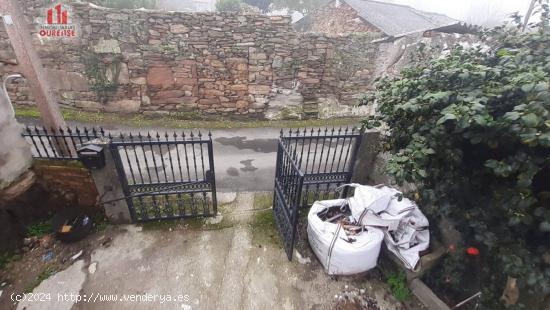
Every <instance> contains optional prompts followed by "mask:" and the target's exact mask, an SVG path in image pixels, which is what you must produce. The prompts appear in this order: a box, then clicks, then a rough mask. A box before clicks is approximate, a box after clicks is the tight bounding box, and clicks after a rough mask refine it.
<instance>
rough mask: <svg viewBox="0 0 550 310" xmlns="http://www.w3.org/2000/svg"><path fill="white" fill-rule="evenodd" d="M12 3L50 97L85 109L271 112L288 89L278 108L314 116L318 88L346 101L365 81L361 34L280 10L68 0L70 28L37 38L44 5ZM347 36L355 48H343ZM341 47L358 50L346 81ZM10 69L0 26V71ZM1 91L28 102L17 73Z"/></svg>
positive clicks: (367, 48) (368, 61) (30, 0)
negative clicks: (298, 19) (326, 31)
mask: <svg viewBox="0 0 550 310" xmlns="http://www.w3.org/2000/svg"><path fill="white" fill-rule="evenodd" d="M21 3H22V4H24V5H25V7H27V8H28V9H27V10H26V12H25V13H26V15H27V18H28V21H29V22H30V23H31V24H32V25H33V27H32V29H33V40H34V45H35V47H36V48H37V50H38V52H39V55H40V57H41V59H42V62H43V64H44V66H45V68H46V70H47V72H48V76H49V77H50V80H49V82H50V84H51V85H52V87H53V88H54V92H55V93H56V95H57V98H59V101H60V103H61V104H62V105H64V106H68V107H73V108H77V109H83V110H89V111H107V112H140V113H147V114H149V113H187V112H193V113H195V112H200V113H202V114H214V115H220V114H221V115H245V116H251V117H264V116H265V115H266V114H267V115H272V116H274V117H281V116H285V115H281V113H279V114H278V113H276V112H275V113H271V114H270V113H268V110H269V109H270V102H271V101H273V100H275V104H274V106H275V109H280V106H277V104H278V103H280V100H285V98H284V95H283V97H281V96H280V95H282V94H283V93H288V92H292V93H293V94H295V95H298V96H297V97H296V96H295V101H298V109H297V111H295V112H296V113H294V114H293V113H287V114H288V115H286V116H290V117H296V118H302V117H307V116H310V117H317V116H318V111H317V104H318V102H319V100H321V99H323V98H326V97H327V96H330V97H334V98H337V100H338V103H340V102H341V103H342V104H346V105H350V104H354V103H355V102H356V100H355V99H351V98H352V97H353V95H360V92H362V90H363V88H364V86H365V85H367V81H368V80H369V78H370V77H369V76H368V72H369V70H370V68H371V67H372V58H373V55H374V54H375V46H374V45H373V44H371V43H370V40H353V39H352V37H335V38H329V37H326V36H323V35H314V34H299V33H297V32H296V31H295V30H294V29H293V28H292V27H291V21H290V18H289V17H288V16H265V15H255V14H251V15H239V14H233V13H184V12H164V11H146V10H114V9H106V8H100V7H96V6H93V5H90V4H88V3H78V2H75V3H71V4H70V6H68V5H65V6H64V9H68V10H69V16H70V22H71V23H74V24H76V29H77V31H76V32H77V36H76V37H74V38H55V39H50V38H40V37H39V36H38V34H37V31H38V27H39V25H40V24H41V23H43V22H44V18H45V14H46V10H47V8H48V4H46V5H44V3H45V2H44V1H38V0H24V1H21ZM350 44H351V45H354V46H356V48H354V51H358V52H359V53H360V54H361V55H351V51H348V50H347V47H349V45H350ZM342 47H346V48H342ZM342 53H344V54H349V55H348V58H349V59H358V58H359V57H361V58H363V57H365V58H364V59H365V61H362V62H361V64H360V68H354V69H353V70H355V71H357V72H360V74H361V75H362V76H361V77H360V78H359V79H357V78H354V79H353V80H354V82H353V83H351V82H349V81H350V79H349V78H348V77H346V79H342V77H341V76H340V73H339V69H340V68H339V67H338V66H339V63H338V61H339V59H340V60H341V58H342V56H341V54H342ZM338 57H340V58H338ZM14 71H17V61H16V59H15V55H14V54H13V51H12V50H11V47H10V45H9V41H8V40H7V35H6V34H5V32H4V30H3V25H2V27H0V74H3V73H6V72H14ZM363 75H364V76H363ZM9 91H10V95H11V97H12V100H13V101H14V102H15V103H17V104H32V102H33V98H32V96H31V95H30V94H29V91H28V88H27V87H26V84H25V81H24V80H23V81H19V82H17V83H14V84H11V85H9ZM296 98H298V99H296ZM277 100H279V102H277ZM304 103H305V106H304ZM283 106H284V105H283ZM308 109H309V110H308ZM283 110H284V109H283ZM283 112H284V111H283ZM283 114H284V113H283Z"/></svg>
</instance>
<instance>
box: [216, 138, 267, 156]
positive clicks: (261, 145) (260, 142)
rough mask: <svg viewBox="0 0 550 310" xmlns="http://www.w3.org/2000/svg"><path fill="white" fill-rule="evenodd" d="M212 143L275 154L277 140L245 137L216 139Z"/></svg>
mask: <svg viewBox="0 0 550 310" xmlns="http://www.w3.org/2000/svg"><path fill="white" fill-rule="evenodd" d="M214 141H216V142H218V143H220V144H222V145H231V146H234V147H236V148H238V149H239V150H245V149H249V150H253V151H255V152H259V153H275V152H277V139H251V140H248V139H247V138H246V137H232V138H226V137H221V138H217V139H215V140H214Z"/></svg>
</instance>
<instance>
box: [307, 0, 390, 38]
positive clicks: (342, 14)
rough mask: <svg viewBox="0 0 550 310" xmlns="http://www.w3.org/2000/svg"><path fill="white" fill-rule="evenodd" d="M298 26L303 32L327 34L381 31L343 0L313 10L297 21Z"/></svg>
mask: <svg viewBox="0 0 550 310" xmlns="http://www.w3.org/2000/svg"><path fill="white" fill-rule="evenodd" d="M297 28H298V29H299V30H300V31H302V32H318V33H327V34H350V33H364V32H374V33H381V31H380V30H379V29H378V28H376V27H375V26H373V25H371V24H369V23H368V22H366V21H365V20H364V19H362V18H361V17H360V16H359V15H358V14H357V11H355V10H354V9H353V8H352V7H350V6H349V5H348V4H346V3H344V2H343V1H332V2H330V3H329V4H327V5H325V6H323V7H321V8H319V9H317V10H315V11H313V12H312V13H310V14H309V15H308V16H307V17H306V18H304V20H303V21H298V22H297Z"/></svg>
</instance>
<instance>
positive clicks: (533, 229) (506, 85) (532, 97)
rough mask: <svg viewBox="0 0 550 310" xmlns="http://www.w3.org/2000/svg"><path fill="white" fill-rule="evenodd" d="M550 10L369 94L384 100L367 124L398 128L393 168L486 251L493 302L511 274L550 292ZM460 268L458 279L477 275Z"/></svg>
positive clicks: (486, 296) (483, 276)
mask: <svg viewBox="0 0 550 310" xmlns="http://www.w3.org/2000/svg"><path fill="white" fill-rule="evenodd" d="M542 7H543V12H542V21H543V22H542V23H541V24H539V25H537V28H535V29H531V31H529V32H526V33H524V32H521V31H520V27H517V28H506V27H498V28H495V29H493V30H491V31H489V32H488V33H486V34H485V35H484V37H483V39H484V42H485V43H486V44H487V46H486V47H485V48H484V49H482V48H474V49H468V50H466V49H464V48H461V47H459V46H457V47H455V48H454V49H453V50H452V51H451V53H450V55H448V56H446V57H443V58H438V59H433V60H431V61H430V62H428V63H427V64H425V65H420V66H417V67H411V68H408V69H406V70H404V71H403V72H402V75H401V77H399V78H395V79H388V78H385V79H382V80H380V81H379V83H378V84H377V88H376V92H375V93H374V96H373V97H371V98H369V99H367V101H370V100H375V101H376V102H377V103H378V105H379V106H378V108H377V112H378V115H377V116H374V117H371V118H369V119H368V120H366V121H365V124H366V126H368V127H380V126H385V127H384V128H388V130H387V135H386V136H385V141H384V147H385V150H387V151H390V152H391V153H392V157H391V159H390V160H389V162H388V164H387V167H386V168H387V171H388V172H389V173H390V174H391V175H392V176H393V177H394V178H395V180H396V182H397V183H398V184H403V183H404V182H410V183H413V184H415V185H416V187H417V192H416V193H413V194H414V196H415V197H417V198H418V200H420V203H421V205H422V206H423V208H424V211H425V212H426V213H427V214H428V215H429V216H430V218H431V220H432V221H437V220H438V218H440V217H441V216H445V217H447V218H448V219H450V220H451V222H452V223H453V224H454V225H455V227H456V228H457V229H458V230H459V231H460V232H461V233H462V235H463V241H464V244H463V245H461V246H462V247H465V246H466V247H467V246H475V247H476V249H479V252H480V253H479V256H478V257H477V258H476V261H477V262H479V266H480V269H481V270H480V272H479V273H478V274H477V275H476V276H478V277H479V278H480V279H479V286H480V287H478V289H480V290H483V295H482V296H483V301H482V302H483V305H484V307H486V308H490V309H496V308H501V307H502V305H501V304H500V302H499V297H500V296H501V294H502V291H503V289H504V285H505V283H506V278H507V277H508V276H510V277H514V278H517V279H518V284H519V286H520V288H521V289H522V292H529V293H531V294H532V293H539V294H540V293H543V294H547V293H549V292H550V284H549V283H550V265H549V262H548V261H545V259H546V260H549V257H550V252H549V251H550V243H549V242H548V240H550V207H549V205H550V180H549V179H550V87H549V85H550V84H549V83H550V48H549V46H550V30H549V28H548V24H547V23H548V7H547V5H543V6H542ZM386 126H387V127H386ZM432 227H435V225H433V226H432ZM460 265H463V262H460V261H457V262H456V264H454V271H455V273H456V274H455V278H454V282H455V283H462V282H461V278H460V277H461V276H464V275H465V274H466V273H468V272H469V271H468V269H464V268H462V270H461V267H460ZM446 269H453V268H446ZM443 276H445V275H442V277H443ZM440 283H441V285H442V286H443V285H447V284H448V283H446V281H441V282H440ZM467 287H468V285H463V284H462V285H460V284H459V285H457V286H456V287H454V289H456V290H462V289H465V288H467ZM517 306H518V307H519V306H520V305H517Z"/></svg>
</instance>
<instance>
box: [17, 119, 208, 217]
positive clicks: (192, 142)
mask: <svg viewBox="0 0 550 310" xmlns="http://www.w3.org/2000/svg"><path fill="white" fill-rule="evenodd" d="M22 135H23V137H25V139H26V140H27V141H28V142H29V144H30V145H31V152H32V155H33V157H34V158H40V159H56V160H78V159H79V157H78V154H77V152H76V150H77V149H78V148H79V147H80V146H82V145H85V144H87V143H89V142H92V141H93V140H95V139H102V140H107V141H106V142H108V143H109V148H110V151H111V155H112V157H113V160H114V163H115V167H116V170H117V173H118V175H119V178H120V181H121V183H122V187H123V191H124V195H125V196H126V202H127V204H128V207H129V209H130V214H131V216H132V219H133V220H134V221H138V222H139V221H150V220H159V219H173V218H184V217H200V216H213V215H216V214H217V201H216V182H215V173H214V154H213V148H212V136H211V134H210V133H208V135H207V136H204V135H203V134H202V133H200V132H199V133H198V134H194V133H190V134H187V135H186V134H185V133H181V134H177V133H171V134H169V133H164V134H163V135H160V134H159V133H155V134H153V135H152V134H151V133H145V134H144V135H142V134H140V133H138V134H137V135H134V134H132V133H129V134H119V135H115V136H113V135H111V134H110V133H106V132H105V131H104V130H103V129H102V128H97V129H96V128H91V129H88V128H78V127H75V128H74V129H71V128H66V129H59V130H48V129H46V128H44V127H38V126H35V127H26V128H25V129H24V132H23V133H22ZM106 151H109V150H106Z"/></svg>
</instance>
